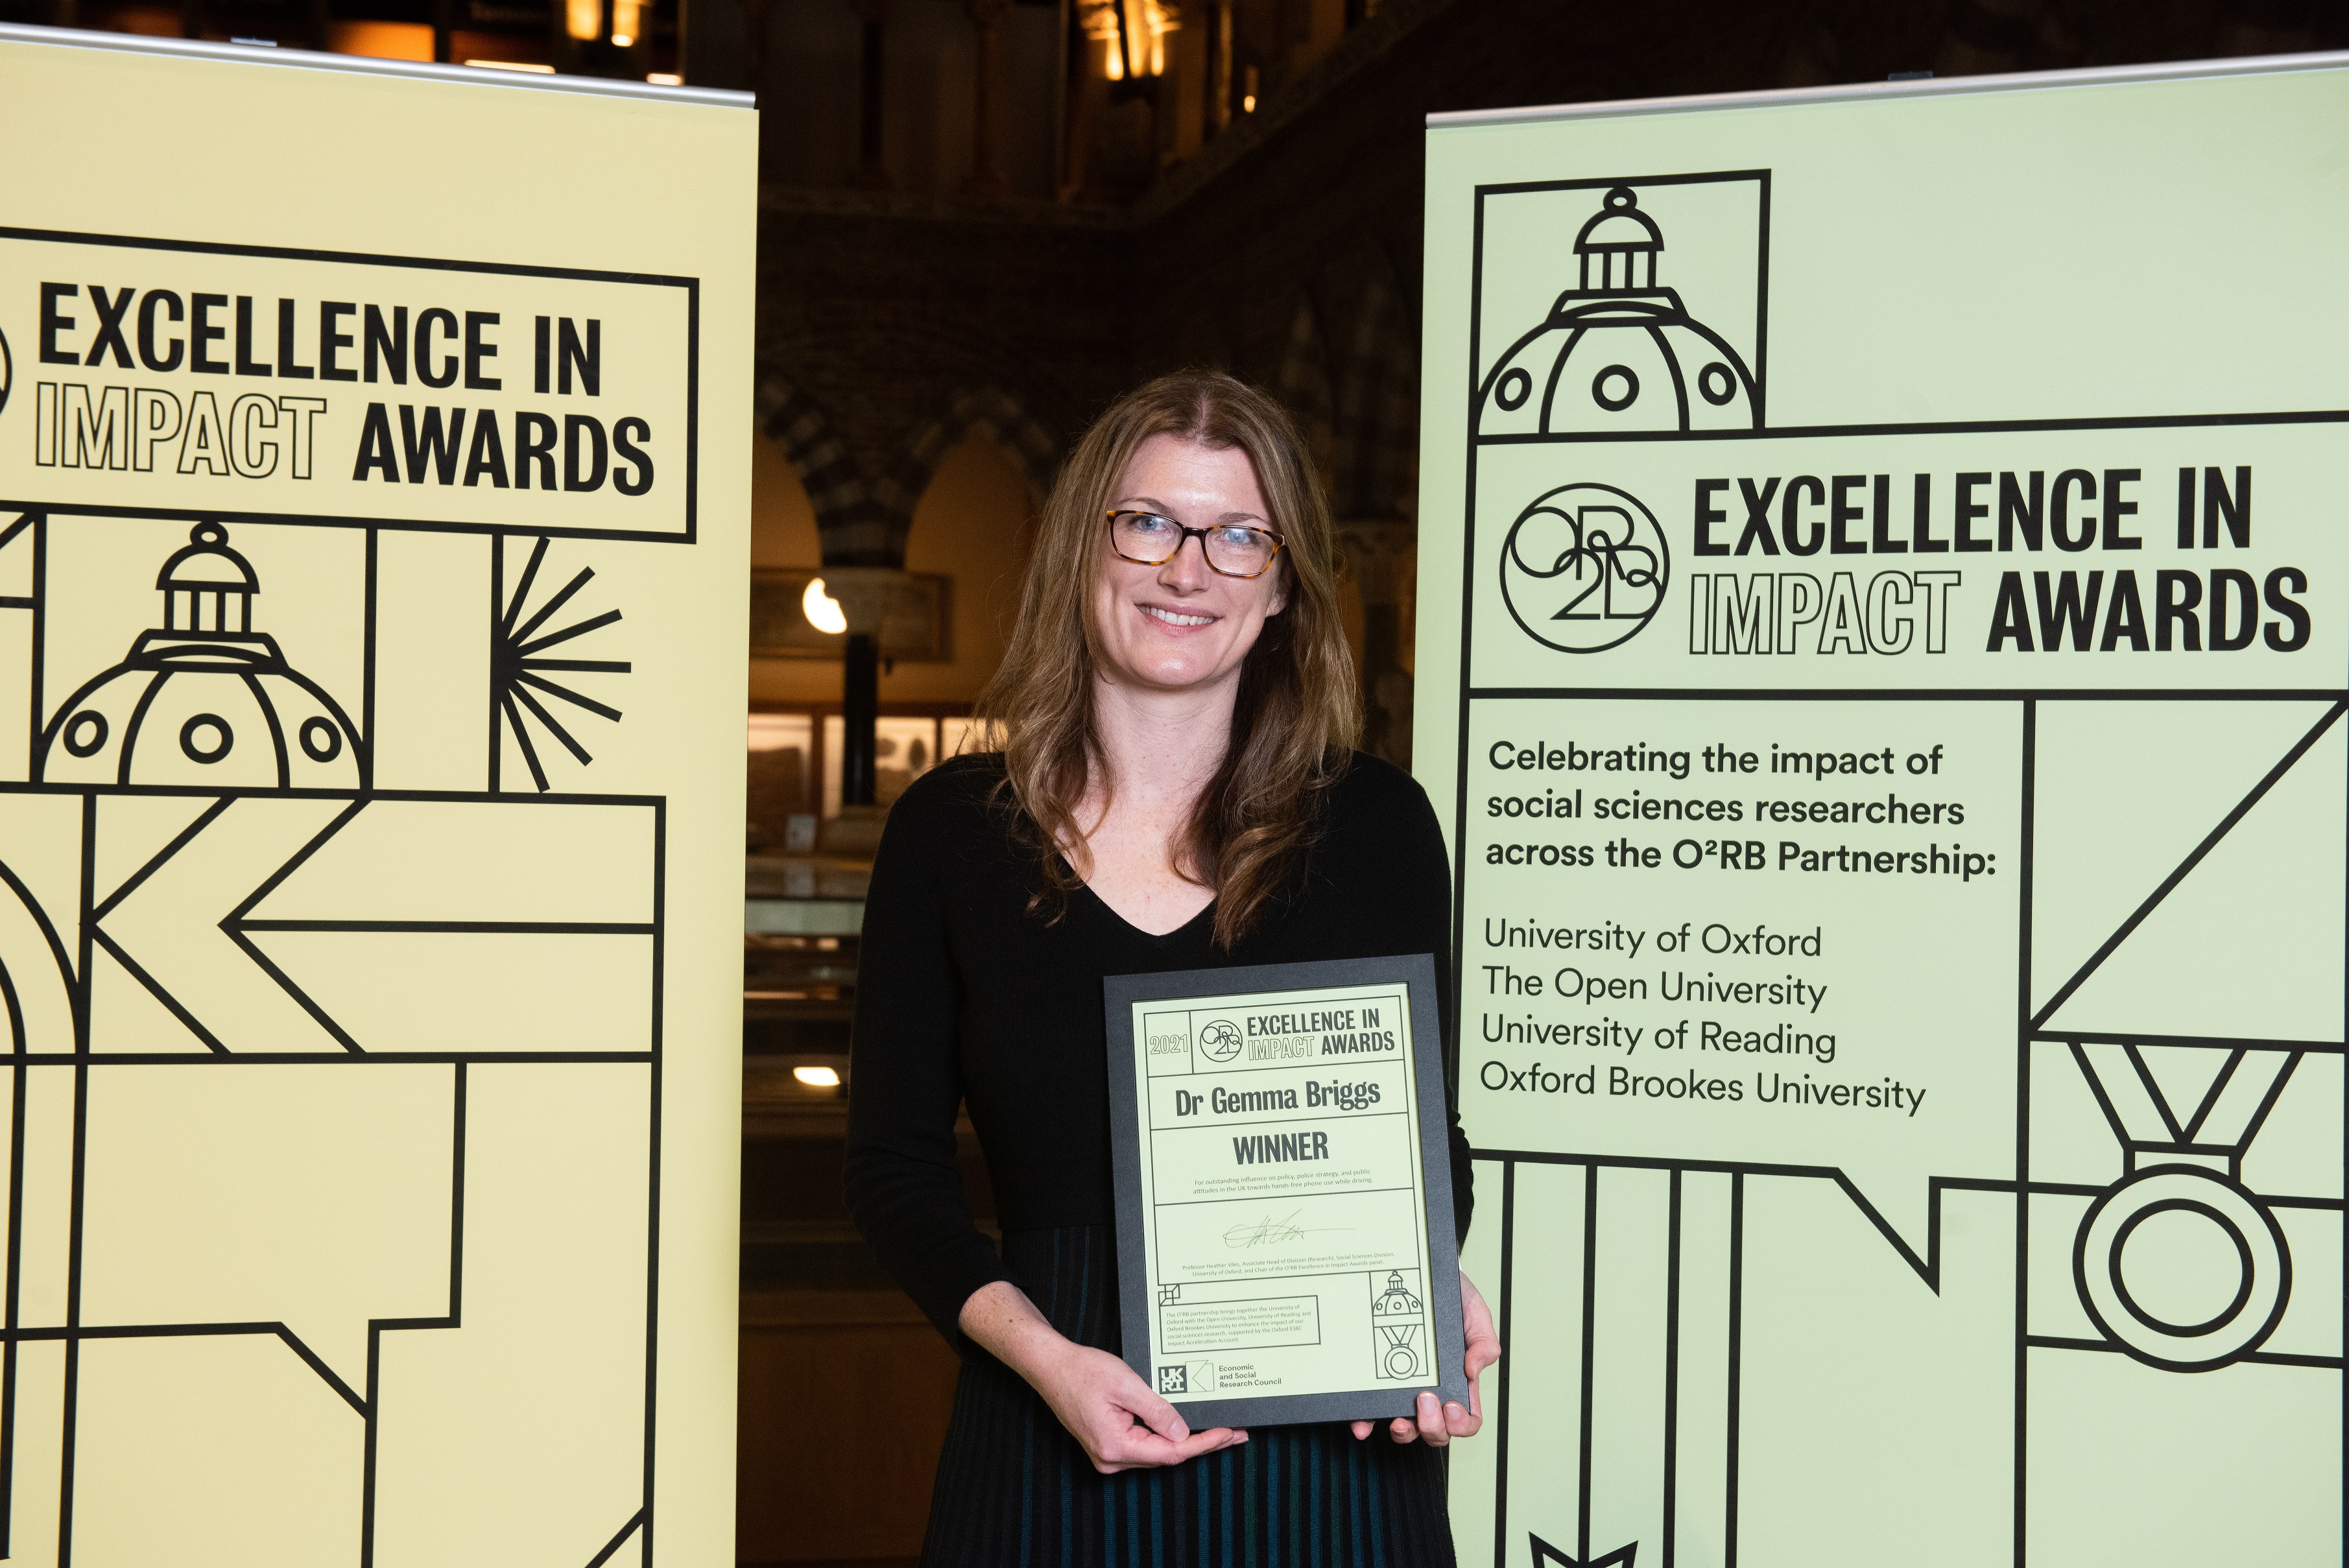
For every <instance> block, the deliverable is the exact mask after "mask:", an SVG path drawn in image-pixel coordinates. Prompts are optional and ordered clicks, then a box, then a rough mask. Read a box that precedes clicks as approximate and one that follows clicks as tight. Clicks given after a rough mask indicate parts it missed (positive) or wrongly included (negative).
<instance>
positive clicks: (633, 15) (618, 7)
mask: <svg viewBox="0 0 2349 1568" xmlns="http://www.w3.org/2000/svg"><path fill="white" fill-rule="evenodd" d="M644 33H645V5H644V0H612V45H613V46H614V47H615V48H621V49H625V48H627V47H629V46H632V45H634V44H635V43H636V40H637V39H638V38H641V37H643V36H644Z"/></svg>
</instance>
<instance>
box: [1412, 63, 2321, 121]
mask: <svg viewBox="0 0 2349 1568" xmlns="http://www.w3.org/2000/svg"><path fill="white" fill-rule="evenodd" d="M2344 68H2349V51H2344V50H2330V51H2313V52H2310V53H2307V54H2296V55H2244V56H2241V57H2236V58H2232V59H2221V60H2170V61H2164V62H2162V63H2160V64H2157V65H2147V66H2096V67H2089V68H2087V69H2083V70H2075V71H2006V72H2002V73H2000V74H1998V75H1996V76H1979V77H1925V78H1921V79H1918V80H1913V81H1898V82H1891V81H1886V82H1847V83H1844V84H1841V85H1839V86H1836V87H1825V88H1769V89H1766V90H1764V91H1760V92H1742V93H1700V94H1695V95H1692V96H1690V97H1687V98H1617V99H1614V100H1612V101H1609V102H1605V103H1574V104H1544V105H1531V106H1528V107H1526V108H1483V109H1450V110H1446V111H1444V112H1443V113H1440V114H1431V115H1429V116H1428V117H1427V124H1428V128H1429V129H1451V128H1454V127H1457V126H1479V125H1520V124H1524V123H1526V122H1527V121H1531V120H1547V119H1619V118H1622V117H1625V116H1630V115H1645V114H1684V113H1686V112H1688V111H1690V110H1692V109H1708V108H1767V107H1771V106H1777V105H1795V104H1811V103H1843V102H1848V101H1850V100H1852V99H1855V98H1926V97H1933V96H1936V95H1943V94H1950V93H1994V92H2015V91H2018V90H2020V89H2023V88H2058V87H2080V86H2086V85H2090V84H2097V83H2101V84H2107V85H2109V84H2112V83H2117V82H2163V81H2179V80H2185V79H2188V78H2191V77H2229V76H2250V75H2252V74H2255V73H2258V72H2263V71H2323V70H2341V69H2344Z"/></svg>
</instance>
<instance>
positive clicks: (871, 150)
mask: <svg viewBox="0 0 2349 1568" xmlns="http://www.w3.org/2000/svg"><path fill="white" fill-rule="evenodd" d="M855 5H856V15H857V17H858V19H859V20H861V21H862V22H863V23H864V49H863V54H862V60H861V64H862V67H863V84H864V91H863V92H862V93H861V94H860V95H859V97H858V102H857V139H856V172H855V174H854V175H853V176H852V177H851V182H852V183H854V184H855V185H859V186H862V187H863V188H864V189H865V190H868V191H885V190H887V189H888V186H889V170H888V169H887V167H886V166H885V164H884V163H883V162H882V161H881V133H882V130H883V129H884V121H883V119H882V118H881V117H882V109H883V105H882V98H881V88H882V82H883V77H884V68H883V67H884V65H885V57H884V55H883V53H882V46H883V45H884V44H885V42H886V35H885V25H886V23H887V22H888V19H889V0H855Z"/></svg>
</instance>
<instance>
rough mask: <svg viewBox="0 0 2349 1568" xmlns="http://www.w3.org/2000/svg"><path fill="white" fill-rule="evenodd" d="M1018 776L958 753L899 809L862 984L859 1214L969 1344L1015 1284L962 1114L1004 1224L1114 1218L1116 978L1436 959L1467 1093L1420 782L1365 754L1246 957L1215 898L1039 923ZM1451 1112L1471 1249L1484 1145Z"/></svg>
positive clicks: (891, 824) (1436, 849)
mask: <svg viewBox="0 0 2349 1568" xmlns="http://www.w3.org/2000/svg"><path fill="white" fill-rule="evenodd" d="M1000 777H1001V759H1000V758H998V757H967V758H957V759H956V760H954V761H951V762H948V763H946V764H944V765H942V766H940V767H939V768H937V769H934V770H933V771H931V772H930V773H928V774H927V775H926V776H924V777H923V778H922V779H919V780H917V781H916V783H915V784H914V785H913V787H912V788H910V789H907V790H906V791H905V795H904V796H903V797H902V798H901V799H899V800H898V801H897V803H896V805H895V807H893V808H892V809H891V810H890V813H889V821H888V826H887V829H886V830H885V832H884V833H883V835H882V839H881V849H880V853H879V855H878V856H877V858H876V859H875V861H874V867H873V885H872V891H871V892H870V893H869V894H868V895H867V899H866V903H865V906H864V954H863V961H862V963H861V965H859V967H858V970H857V981H856V1023H855V1032H854V1065H853V1068H852V1071H851V1075H850V1095H849V1107H848V1150H847V1161H846V1182H847V1192H848V1205H849V1211H850V1212H851V1213H852V1214H853V1215H854V1217H855V1221H856V1224H857V1228H858V1229H859V1230H861V1231H862V1232H863V1233H864V1238H865V1240H866V1241H867V1242H868V1243H870V1244H871V1245H872V1247H873V1250H874V1252H875V1253H877V1254H878V1255H879V1257H880V1260H881V1263H882V1264H883V1266H884V1267H885V1268H886V1269H887V1270H888V1271H889V1273H890V1274H892V1275H893V1276H894V1277H895V1279H896V1280H897V1282H898V1283H899V1284H902V1285H903V1286H904V1287H905V1292H906V1294H907V1295H911V1296H912V1297H913V1298H914V1300H915V1302H916V1304H918V1305H920V1307H921V1308H922V1310H923V1311H924V1312H925V1313H926V1314H927V1315H928V1316H929V1318H930V1320H931V1321H932V1322H933V1323H935V1324H936V1325H937V1326H938V1329H939V1331H940V1332H942V1333H943V1334H945V1335H946V1336H947V1339H948V1340H949V1341H950V1342H952V1343H954V1344H955V1345H956V1346H957V1347H961V1346H962V1336H961V1333H960V1330H959V1329H958V1327H957V1317H958V1315H960V1313H961V1311H962V1306H963V1303H964V1302H965V1301H967V1300H968V1299H969V1297H970V1295H971V1293H972V1292H974V1291H976V1290H978V1289H979V1288H980V1287H981V1286H983V1285H986V1284H989V1283H990V1282H992V1281H995V1280H999V1279H1009V1278H1011V1277H1012V1275H1011V1274H1010V1272H1009V1271H1008V1270H1007V1269H1006V1268H1005V1266H1004V1264H1003V1261H1002V1259H1001V1258H1000V1257H999V1255H998V1253H997V1251H996V1248H995V1246H994V1244H993V1243H991V1242H989V1241H988V1238H987V1237H986V1235H985V1234H983V1233H981V1232H980V1231H979V1229H978V1226H977V1225H975V1224H974V1223H973V1222H972V1221H971V1217H970V1213H969V1211H968V1207H967V1206H966V1205H965V1203H964V1202H963V1197H962V1188H961V1181H960V1178H959V1176H958V1175H957V1170H956V1164H955V1116H956V1110H957V1106H958V1105H960V1104H962V1103H965V1102H967V1103H968V1106H969V1108H970V1119H971V1123H972V1125H973V1126H974V1127H975V1128H976V1129H977V1130H978V1139H979V1142H980V1144H981V1146H982V1147H983V1148H984V1149H985V1150H986V1153H987V1163H988V1172H989V1174H990V1175H991V1177H992V1178H993V1181H994V1186H995V1201H996V1209H997V1214H998V1217H999V1221H1000V1222H1001V1225H1002V1228H1003V1229H1004V1230H1005V1231H1006V1232H1015V1231H1036V1230H1053V1229H1061V1228H1067V1227H1078V1226H1107V1225H1110V1224H1112V1197H1111V1185H1110V1142H1109V1057H1108V1049H1109V1045H1108V1029H1107V1026H1106V1025H1105V1024H1104V1022H1103V1014H1102V978H1103V977H1104V976H1105V975H1134V974H1150V973H1157V972H1162V971H1166V970H1175V969H1207V968H1219V967H1224V966H1227V965H1248V964H1291V963H1301V962H1306V961H1309V960H1316V959H1331V958H1375V957H1386V956H1391V955H1394V954H1414V953H1429V954H1434V955H1435V959H1436V964H1435V971H1436V974H1437V975H1438V976H1439V981H1438V984H1439V985H1441V986H1443V987H1444V991H1445V993H1446V994H1444V995H1440V996H1439V998H1438V1002H1439V1014H1440V1016H1442V1017H1443V1018H1444V1021H1445V1024H1444V1026H1445V1029H1446V1035H1445V1037H1444V1067H1445V1069H1446V1070H1445V1075H1444V1076H1445V1081H1446V1082H1447V1083H1451V1084H1456V1083H1457V1072H1456V1068H1457V1042H1456V1041H1455V1040H1454V1038H1453V1037H1452V1036H1451V1034H1450V1032H1449V1031H1450V1029H1451V1027H1452V1023H1451V1020H1452V1016H1453V1014H1452V999H1451V997H1450V995H1448V991H1449V987H1450V984H1451V972H1452V966H1451V964H1450V961H1449V954H1450V951H1451V941H1452V879H1451V873H1450V872H1449V870H1448V868H1447V865H1446V862H1445V859H1444V840H1443V837H1442V834H1441V833H1440V831H1439V830H1438V829H1437V827H1436V821H1435V813H1434V811H1433V809H1432V808H1431V807H1430V806H1429V805H1428V801H1427V796H1426V794H1425V792H1424V791H1423V790H1422V789H1420V787H1419V785H1418V783H1417V782H1416V781H1414V780H1413V779H1412V778H1411V776H1410V775H1408V774H1406V773H1404V772H1402V770H1401V769H1396V768H1395V767H1393V766H1392V765H1391V764H1389V763H1386V762H1382V761H1380V760H1379V759H1378V758H1373V757H1370V756H1366V755H1364V754H1362V753H1360V752H1357V753H1356V754H1355V755H1354V758H1353V760H1352V764H1351V766H1350V768H1349V769H1348V770H1347V772H1346V774H1345V776H1344V777H1343V778H1342V779H1340V780H1339V782H1338V783H1337V784H1336V785H1335V786H1334V787H1332V789H1330V792H1329V795H1328V797H1327V798H1326V805H1325V811H1324V818H1323V822H1322V827H1321V831H1320V834H1319V838H1318V840H1317V841H1316V842H1315V844H1314V846H1313V849H1312V851H1311V852H1310V854H1309V857H1308V858H1307V860H1306V862H1305V864H1304V866H1303V868H1302V870H1301V873H1292V875H1291V877H1290V879H1289V882H1288V886H1287V887H1286V888H1284V889H1283V890H1282V892H1280V893H1279V894H1277V895H1276V896H1275V899H1274V901H1273V903H1272V904H1271V905H1270V906H1269V908H1268V910H1267V912H1266V913H1265V915H1264V917H1263V918H1262V919H1261V920H1259V922H1258V923H1257V929H1256V930H1255V931H1254V932H1253V933H1251V934H1249V935H1248V936H1247V937H1246V938H1245V939H1243V940H1242V941H1241V942H1240V943H1239V944H1237V946H1235V947H1234V948H1233V949H1232V950H1231V951H1230V952H1229V953H1218V952H1217V951H1216V949H1215V947H1214V945H1213V943H1212V941H1211V940H1210V936H1211V930H1212V924H1213V920H1214V907H1215V906H1214V905H1212V904H1210V905H1209V906H1208V907H1207V909H1206V910H1204V911H1202V912H1201V913H1199V915H1198V916H1197V917H1195V919H1193V920H1192V921H1190V922H1189V923H1187V924H1185V925H1184V926H1182V927H1180V928H1179V929H1177V930H1174V931H1172V932H1169V933H1167V934H1164V935H1163V936H1153V935H1151V934H1148V933H1146V932H1143V931H1141V930H1138V929H1136V928H1135V927H1133V926H1132V925H1129V924H1127V923H1126V922H1125V921H1124V920H1123V919H1122V918H1121V917H1120V916H1119V915H1118V914H1117V913H1115V912H1114V911H1112V909H1111V908H1110V907H1109V906H1108V905H1107V904H1106V903H1102V900H1101V899H1100V898H1099V897H1097V896H1096V895H1094V894H1093V893H1092V892H1091V891H1090V890H1084V889H1081V890H1079V891H1078V892H1076V893H1074V894H1073V895H1071V898H1070V899H1069V901H1068V906H1067V910H1066V913H1064V914H1063V915H1062V916H1061V919H1060V920H1059V921H1058V922H1057V923H1052V924H1049V925H1048V924H1046V923H1044V920H1043V918H1042V917H1041V916H1040V915H1031V914H1030V913H1027V905H1028V902H1029V898H1030V893H1031V892H1033V891H1034V889H1035V887H1036V886H1037V884H1038V882H1039V877H1038V872H1037V868H1036V866H1035V863H1034V861H1033V860H1032V858H1031V857H1030V856H1029V855H1028V854H1027V853H1026V852H1025V851H1022V850H1020V849H1019V848H1018V847H1016V846H1015V845H1014V844H1013V843H1012V842H1011V841H1010V839H1009V834H1008V833H1007V832H1006V830H1005V826H1004V823H1003V820H1002V819H1001V817H1000V815H999V808H998V807H996V806H994V805H992V804H990V802H989V799H988V796H989V793H990V791H991V790H992V789H993V787H994V785H995V782H996V780H997V779H999V778H1000ZM1446 1114H1447V1117H1448V1119H1449V1121H1450V1130H1451V1145H1452V1191H1453V1195H1454V1197H1453V1201H1454V1222H1455V1223H1456V1224H1457V1226H1458V1229H1459V1232H1460V1233H1461V1235H1462V1236H1463V1237H1465V1235H1466V1233H1467V1230H1468V1216H1469V1211H1470V1205H1471V1202H1472V1194H1471V1192H1470V1188H1469V1182H1470V1172H1469V1163H1468V1145H1467V1140H1466V1139H1465V1138H1464V1136H1463V1135H1462V1133H1461V1131H1460V1122H1459V1118H1458V1116H1457V1114H1456V1113H1454V1112H1453V1111H1451V1109H1450V1108H1449V1107H1447V1108H1446Z"/></svg>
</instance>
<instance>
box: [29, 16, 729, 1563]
mask: <svg viewBox="0 0 2349 1568" xmlns="http://www.w3.org/2000/svg"><path fill="white" fill-rule="evenodd" d="M754 127H755V119H754V117H753V116H752V115H751V114H750V112H748V109H747V100H743V99H740V98H736V97H733V96H732V95H723V94H695V93H661V92H657V91H655V90H652V89H648V88H630V87H629V86H627V85H626V84H616V83H604V82H580V81H563V80H557V79H554V78H545V79H533V78H520V79H517V78H514V77H507V76H502V75H494V74H492V73H489V72H486V71H480V72H469V71H463V70H452V69H448V68H442V67H401V66H393V65H381V64H379V63H374V62H357V61H352V60H348V59H343V58H339V57H323V56H312V55H300V54H295V53H292V52H286V53H284V54H276V53H274V52H272V51H267V50H262V49H240V48H222V47H214V46H190V45H181V44H177V43H158V42H155V41H151V40H138V39H131V38H127V37H118V36H101V35H92V34H70V33H66V34H57V33H46V32H41V31H37V30H33V29H5V30H0V146H5V148H6V149H7V156H6V158H5V160H0V1003H5V1024H4V1025H0V1027H4V1028H5V1047H6V1063H7V1071H6V1073H5V1076H0V1102H5V1105H6V1108H7V1110H6V1114H7V1117H8V1127H9V1130H10V1131H9V1139H8V1142H7V1149H8V1167H7V1181H6V1184H5V1202H6V1223H5V1249H6V1250H5V1301H4V1302H0V1305H4V1306H5V1341H0V1531H4V1532H5V1541H0V1556H5V1557H6V1558H8V1559H10V1560H12V1561H25V1562H41V1563H49V1562H55V1563H59V1564H65V1563H72V1564H75V1565H77V1568H98V1565H100V1564H121V1565H124V1568H131V1565H140V1568H151V1565H153V1564H156V1563H174V1564H190V1565H193V1564H201V1563H217V1564H221V1565H222V1568H227V1565H231V1564H233V1565H235V1568H277V1565H283V1568H297V1565H299V1568H313V1565H316V1564H320V1563H358V1564H363V1565H367V1568H393V1565H395V1564H403V1563H409V1564H418V1565H428V1564H429V1565H430V1568H450V1565H456V1564H480V1565H481V1568H521V1565H523V1564H543V1565H545V1568H580V1565H583V1564H591V1563H593V1564H620V1563H626V1564H629V1565H631V1568H639V1565H644V1564H649V1563H654V1562H661V1563H679V1564H694V1563H698V1564H716V1563H722V1562H727V1561H730V1556H731V1551H732V1533H733V1532H732V1496H731V1491H732V1482H733V1464H732V1430H733V1424H732V1423H733V1402H734V1386H733V1367H734V1357H733V1343H734V1321H735V1306H734V1285H735V1244H734V1235H735V1224H734V1219H735V1212H736V1207H735V1206H736V1196H735V1194H736V1169H737V1159H738V1150H739V1140H738V1128H739V1121H738V1116H739V1104H740V1032H739V993H740V971H739V964H738V960H737V958H736V956H735V954H736V949H737V946H738V939H737V932H738V930H739V922H740V841H741V833H740V822H741V795H740V790H741V758H740V745H741V741H740V716H741V710H742V706H743V685H742V683H743V669H744V666H743V661H742V647H743V636H744V628H743V615H744V604H745V602H746V593H745V586H746V585H745V577H744V572H745V562H746V560H747V526H748V500H749V496H748V477H747V476H748V466H747V452H746V449H745V445H746V441H747V438H748V432H749V428H750V423H749V409H748V408H747V407H746V398H747V394H748V390H749V387H750V317H751V260H752V244H753V236H752V223H753V192H754V181H755V145H754V142H755V138H754Z"/></svg>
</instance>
